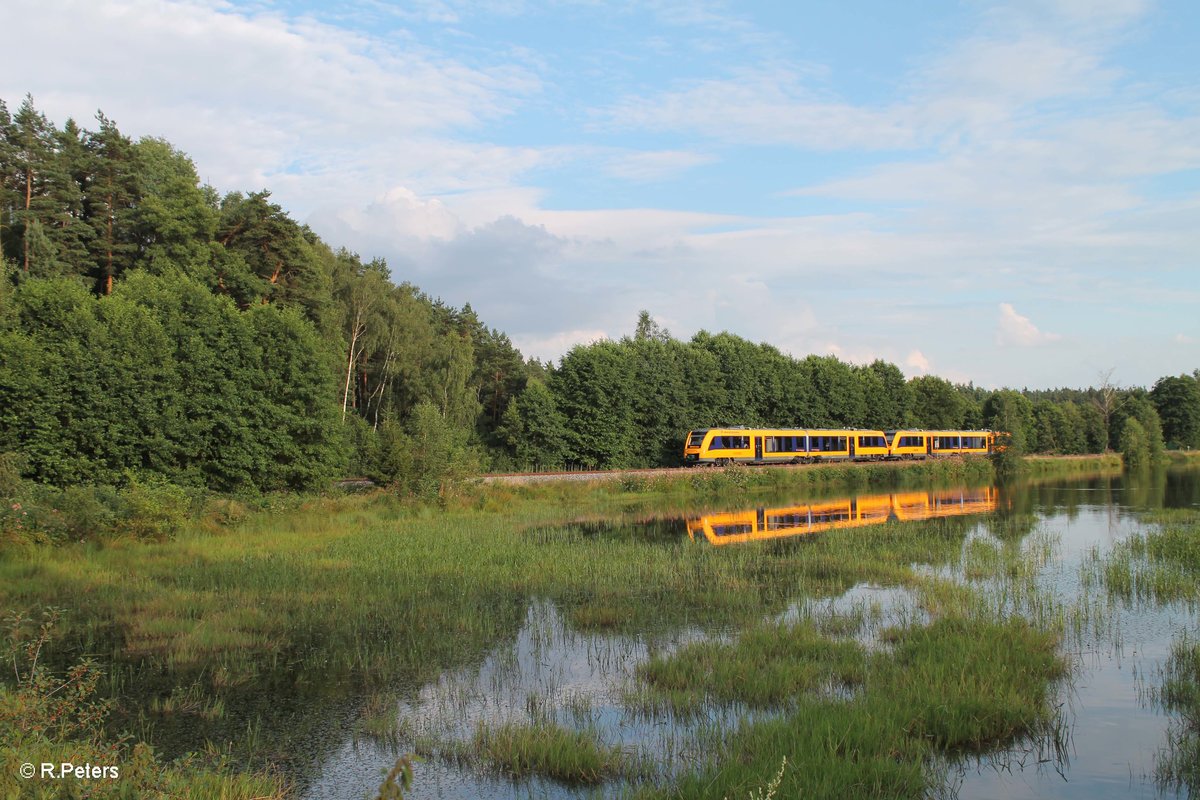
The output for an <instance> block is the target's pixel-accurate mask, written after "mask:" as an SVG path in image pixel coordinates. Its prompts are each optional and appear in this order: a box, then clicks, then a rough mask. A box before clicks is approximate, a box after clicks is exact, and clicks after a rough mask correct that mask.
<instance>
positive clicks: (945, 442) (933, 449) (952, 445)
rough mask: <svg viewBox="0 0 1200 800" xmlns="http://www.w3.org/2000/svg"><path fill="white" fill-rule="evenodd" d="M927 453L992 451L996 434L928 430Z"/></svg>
mask: <svg viewBox="0 0 1200 800" xmlns="http://www.w3.org/2000/svg"><path fill="white" fill-rule="evenodd" d="M927 438H928V440H929V455H931V456H967V455H979V456H983V455H987V454H988V453H990V452H992V444H993V442H994V441H995V438H996V435H995V434H994V433H992V432H991V431H929V432H928V433H927Z"/></svg>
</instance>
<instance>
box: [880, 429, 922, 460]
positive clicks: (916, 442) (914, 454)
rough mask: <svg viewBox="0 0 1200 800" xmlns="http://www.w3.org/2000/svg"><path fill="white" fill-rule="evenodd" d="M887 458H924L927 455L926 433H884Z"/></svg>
mask: <svg viewBox="0 0 1200 800" xmlns="http://www.w3.org/2000/svg"><path fill="white" fill-rule="evenodd" d="M884 435H885V436H886V437H887V443H888V458H891V459H904V460H910V459H914V458H925V456H926V455H928V453H929V437H928V432H927V431H885V432H884Z"/></svg>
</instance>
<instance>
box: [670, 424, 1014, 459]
mask: <svg viewBox="0 0 1200 800" xmlns="http://www.w3.org/2000/svg"><path fill="white" fill-rule="evenodd" d="M994 439H995V435H994V434H993V433H992V432H991V431H913V430H903V431H886V432H885V431H872V430H856V429H853V428H807V429H805V428H702V429H700V430H694V431H690V432H689V433H688V436H687V439H686V440H685V441H684V445H683V463H684V464H686V465H687V466H696V465H706V464H707V465H717V466H723V465H726V464H813V463H816V462H820V461H878V460H883V459H889V458H890V459H896V458H922V459H923V458H929V457H938V456H947V455H968V454H986V453H990V452H991V451H992V444H993V441H994Z"/></svg>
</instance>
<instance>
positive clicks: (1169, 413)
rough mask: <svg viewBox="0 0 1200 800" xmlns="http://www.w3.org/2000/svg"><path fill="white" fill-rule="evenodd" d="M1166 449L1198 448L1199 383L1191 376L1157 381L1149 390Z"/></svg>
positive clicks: (1165, 378)
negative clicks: (1159, 421) (1159, 420)
mask: <svg viewBox="0 0 1200 800" xmlns="http://www.w3.org/2000/svg"><path fill="white" fill-rule="evenodd" d="M1150 400H1151V401H1152V402H1153V403H1154V407H1155V409H1156V410H1157V411H1158V416H1159V418H1160V419H1161V420H1162V428H1163V438H1164V439H1165V440H1166V442H1167V446H1168V447H1173V448H1196V447H1200V381H1197V380H1196V378H1195V377H1193V376H1191V375H1179V376H1171V375H1169V376H1166V377H1163V378H1159V379H1158V381H1157V382H1156V383H1155V384H1154V388H1153V389H1151V390H1150Z"/></svg>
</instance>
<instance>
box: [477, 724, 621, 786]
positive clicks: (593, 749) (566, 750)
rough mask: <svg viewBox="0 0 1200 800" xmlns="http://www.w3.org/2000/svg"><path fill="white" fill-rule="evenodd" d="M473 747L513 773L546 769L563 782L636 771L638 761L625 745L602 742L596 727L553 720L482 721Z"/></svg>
mask: <svg viewBox="0 0 1200 800" xmlns="http://www.w3.org/2000/svg"><path fill="white" fill-rule="evenodd" d="M472 748H473V751H474V754H475V755H476V756H477V757H478V758H479V759H480V760H481V761H483V762H485V763H487V764H490V765H491V766H493V767H495V768H497V769H499V770H501V771H502V772H504V773H505V774H507V775H509V776H511V777H513V778H522V777H527V776H529V775H542V776H545V777H548V778H553V779H554V780H557V781H561V782H563V783H582V784H596V783H601V782H603V781H605V780H607V779H609V778H612V777H614V776H616V775H618V774H631V775H634V774H637V769H636V766H635V762H634V761H633V760H631V759H629V758H628V757H627V756H626V755H625V754H624V753H623V752H622V751H621V749H620V748H618V747H608V746H605V745H603V744H601V743H600V742H599V741H598V739H597V737H596V735H595V734H594V733H592V732H588V731H577V730H569V729H567V728H563V727H561V726H558V725H552V724H537V725H521V724H516V723H510V724H507V725H501V726H499V727H496V728H488V727H480V728H479V729H478V730H477V731H476V733H475V738H474V740H473V742H472Z"/></svg>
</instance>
